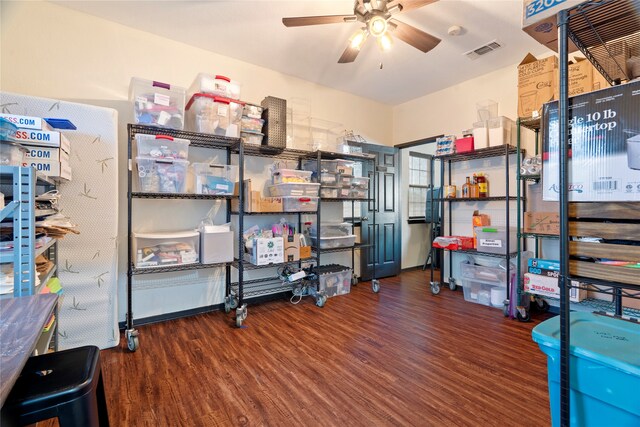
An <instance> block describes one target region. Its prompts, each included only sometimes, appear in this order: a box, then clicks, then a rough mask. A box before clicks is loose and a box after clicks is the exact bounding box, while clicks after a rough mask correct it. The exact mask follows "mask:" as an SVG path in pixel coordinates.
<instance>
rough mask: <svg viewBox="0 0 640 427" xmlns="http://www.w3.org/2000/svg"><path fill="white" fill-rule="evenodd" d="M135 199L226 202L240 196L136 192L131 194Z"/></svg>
mask: <svg viewBox="0 0 640 427" xmlns="http://www.w3.org/2000/svg"><path fill="white" fill-rule="evenodd" d="M131 197H133V198H134V199H191V200H226V199H237V198H238V196H233V195H226V194H225V195H222V194H191V193H144V192H141V191H134V192H132V193H131Z"/></svg>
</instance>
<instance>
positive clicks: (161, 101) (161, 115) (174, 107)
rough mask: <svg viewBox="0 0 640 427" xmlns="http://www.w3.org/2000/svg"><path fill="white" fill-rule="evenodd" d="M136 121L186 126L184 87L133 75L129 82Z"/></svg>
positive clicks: (178, 127) (181, 127)
mask: <svg viewBox="0 0 640 427" xmlns="http://www.w3.org/2000/svg"><path fill="white" fill-rule="evenodd" d="M129 101H131V102H133V113H134V121H135V122H136V123H138V124H141V125H153V126H161V127H166V128H171V129H180V130H182V129H183V128H184V103H185V90H184V88H181V87H178V86H173V85H170V84H167V83H162V82H157V81H152V80H145V79H141V78H139V77H133V78H132V79H131V83H130V84H129Z"/></svg>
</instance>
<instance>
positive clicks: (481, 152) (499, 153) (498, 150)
mask: <svg viewBox="0 0 640 427" xmlns="http://www.w3.org/2000/svg"><path fill="white" fill-rule="evenodd" d="M517 153H518V149H517V147H515V146H513V145H507V144H505V145H501V146H496V147H487V148H481V149H478V150H475V151H471V152H468V153H462V154H450V155H446V156H438V157H432V158H431V167H430V170H431V182H433V171H434V164H435V162H436V161H439V162H440V185H441V186H442V187H441V190H440V191H441V194H444V192H443V188H444V185H445V167H446V169H447V172H448V173H447V184H450V183H451V167H452V164H454V163H459V162H466V161H470V160H478V159H487V158H493V157H504V159H505V195H504V196H492V197H484V198H471V199H469V198H454V199H449V198H433V192H431V193H430V194H431V199H430V200H429V202H430V206H431V209H432V212H431V216H430V219H431V228H432V229H436V228H437V229H438V230H439V232H438V233H436V234H438V235H440V236H441V235H442V229H443V227H442V226H440V227H438V224H437V223H436V222H435V221H434V219H435V218H437V217H439V218H440V221H444V217H445V215H444V209H445V208H444V206H445V203H447V202H449V203H447V207H448V209H447V210H448V214H447V222H448V224H449V231H448V233H449V235H451V234H453V224H452V220H451V218H452V214H453V208H452V205H453V203H451V202H484V201H487V202H492V201H504V202H505V214H506V216H505V218H506V229H507V236H506V245H507V248H509V249H510V248H511V242H510V233H509V232H508V230H509V223H510V216H511V212H510V210H511V209H510V203H511V202H512V201H515V200H516V198H515V197H513V196H511V195H510V192H509V187H510V182H509V175H510V171H509V157H510V156H511V155H513V154H517ZM516 169H518V168H516ZM434 202H441V203H440V205H439V207H440V215H434V213H435V212H434V211H433V209H434V206H435V203H434ZM436 237H437V236H436ZM432 251H438V252H439V253H440V256H441V259H440V262H439V263H438V264H439V265H441V266H442V265H444V262H443V261H444V252H445V250H443V249H438V248H432ZM448 252H451V253H465V254H470V255H483V256H491V257H499V258H504V259H506V260H507V263H506V264H507V274H506V277H511V276H510V272H509V269H510V262H508V261H509V260H510V259H511V258H512V257H513V256H514V255H515V254H513V253H511V252H509V250H508V251H507V252H508V253H507V254H495V253H486V252H479V251H477V250H475V249H473V250H457V251H448ZM432 254H434V252H432ZM431 256H432V257H435V255H431ZM434 264H435V263H434V262H433V260H432V262H431V278H430V287H431V293H432V294H433V295H437V294H439V293H440V282H437V281H436V280H435V274H434V273H435V265H434ZM452 271H453V257H452V256H449V274H450V275H452ZM448 282H449V289H451V290H452V291H455V290H456V288H457V284H456V281H455V278H453V277H452V276H450V277H449V280H448ZM509 290H510V283H509V281H507V298H508V297H509V295H510V293H509ZM506 310H507V304H506V301H505V313H506Z"/></svg>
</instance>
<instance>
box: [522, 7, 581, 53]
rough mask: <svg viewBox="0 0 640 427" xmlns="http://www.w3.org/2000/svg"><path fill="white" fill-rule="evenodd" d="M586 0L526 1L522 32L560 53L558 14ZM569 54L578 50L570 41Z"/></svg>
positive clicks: (523, 10) (523, 11)
mask: <svg viewBox="0 0 640 427" xmlns="http://www.w3.org/2000/svg"><path fill="white" fill-rule="evenodd" d="M582 1H584V0H524V1H523V2H522V6H523V7H522V30H523V31H524V32H525V33H527V34H529V35H530V36H531V37H533V38H534V39H535V40H537V41H538V42H540V43H541V44H543V45H545V46H547V47H548V48H549V49H551V50H553V51H555V52H557V51H558V25H557V19H556V17H557V14H558V11H560V10H562V9H568V8H570V7H572V6H575V5H577V4H579V3H581V2H582ZM569 41H570V43H569V46H568V47H569V52H573V51H575V50H577V48H576V46H575V45H574V44H573V43H571V40H569Z"/></svg>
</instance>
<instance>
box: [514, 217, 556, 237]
mask: <svg viewBox="0 0 640 427" xmlns="http://www.w3.org/2000/svg"><path fill="white" fill-rule="evenodd" d="M523 232H525V233H538V234H551V235H558V234H560V214H559V213H558V212H525V213H524V227H523Z"/></svg>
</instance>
